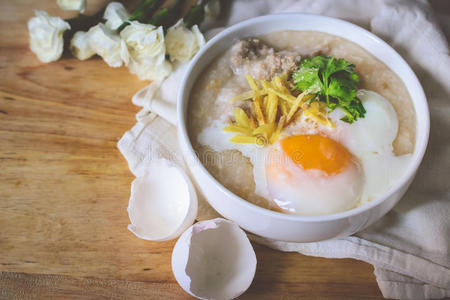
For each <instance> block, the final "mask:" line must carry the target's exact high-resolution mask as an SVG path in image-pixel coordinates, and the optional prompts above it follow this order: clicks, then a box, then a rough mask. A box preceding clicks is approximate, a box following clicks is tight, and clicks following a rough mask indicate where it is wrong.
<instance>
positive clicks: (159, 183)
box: [127, 159, 198, 241]
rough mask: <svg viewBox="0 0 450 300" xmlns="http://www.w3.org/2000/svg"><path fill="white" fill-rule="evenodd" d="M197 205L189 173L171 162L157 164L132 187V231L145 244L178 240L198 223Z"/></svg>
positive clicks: (154, 163) (130, 206) (129, 206)
mask: <svg viewBox="0 0 450 300" xmlns="http://www.w3.org/2000/svg"><path fill="white" fill-rule="evenodd" d="M197 205H198V204H197V195H196V193H195V190H194V187H193V185H192V183H191V181H190V180H189V178H188V176H187V175H186V173H185V172H184V171H183V170H182V169H180V168H179V167H177V166H176V165H175V164H173V163H171V162H170V161H168V160H165V159H158V160H155V161H153V162H152V163H151V164H150V165H149V167H148V169H147V172H146V174H145V175H143V176H141V177H137V178H136V179H135V180H134V181H133V182H132V184H131V196H130V201H129V203H128V208H127V211H128V216H129V217H130V222H131V224H130V225H128V229H129V230H130V231H131V232H132V233H134V234H135V235H136V236H137V237H139V238H141V239H144V240H149V241H166V240H171V239H174V238H176V237H178V236H179V235H180V234H181V233H183V231H185V230H186V229H187V228H188V227H189V226H191V225H192V223H194V221H195V217H196V215H197Z"/></svg>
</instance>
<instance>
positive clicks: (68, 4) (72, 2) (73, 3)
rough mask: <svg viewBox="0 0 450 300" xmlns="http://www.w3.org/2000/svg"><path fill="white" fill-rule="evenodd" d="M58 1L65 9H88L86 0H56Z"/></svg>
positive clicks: (81, 10)
mask: <svg viewBox="0 0 450 300" xmlns="http://www.w3.org/2000/svg"><path fill="white" fill-rule="evenodd" d="M56 3H57V4H58V6H59V7H60V8H61V9H63V10H79V11H80V12H82V13H83V12H84V10H85V9H86V0H56Z"/></svg>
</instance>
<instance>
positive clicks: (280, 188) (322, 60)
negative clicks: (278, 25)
mask: <svg viewBox="0 0 450 300" xmlns="http://www.w3.org/2000/svg"><path fill="white" fill-rule="evenodd" d="M415 130H416V117H415V112H414V108H413V105H412V103H411V99H410V95H409V94H408V92H407V89H406V87H405V86H404V84H403V82H402V81H401V80H400V79H399V78H398V77H397V75H396V74H395V73H394V72H392V71H391V70H390V69H389V68H388V67H387V66H386V65H385V64H383V63H382V62H381V61H379V60H378V59H376V58H375V57H374V56H372V55H371V54H370V53H368V52H367V51H366V50H364V49H362V48H361V47H360V46H358V45H356V44H354V43H352V42H350V41H348V40H346V39H343V38H340V37H337V36H333V35H330V34H326V33H321V32H313V31H281V32H275V33H270V34H266V35H263V36H259V37H257V38H249V39H245V40H241V41H236V43H235V44H234V45H233V46H232V47H231V48H230V49H229V50H227V51H226V52H225V53H223V54H222V55H221V56H220V57H218V58H217V59H216V60H215V61H214V62H213V63H212V64H211V65H210V66H209V67H208V68H207V69H206V70H205V71H204V72H203V74H202V76H201V77H200V78H199V79H198V80H197V82H196V83H195V85H194V87H193V90H192V92H191V95H190V103H189V108H188V131H189V135H190V139H191V142H192V145H193V147H194V149H195V151H196V153H197V155H198V157H199V159H200V161H201V162H202V163H203V165H204V166H205V167H206V168H207V169H208V171H209V172H210V173H211V174H212V175H213V176H214V177H215V178H216V179H217V180H218V181H219V182H220V183H222V184H223V185H224V186H225V187H226V188H228V189H229V190H230V191H232V192H233V193H235V194H236V195H238V196H240V197H241V198H243V199H245V200H247V201H249V202H251V203H253V204H256V205H258V206H261V207H264V208H267V209H271V210H276V211H280V212H283V213H287V214H294V215H303V216H314V215H327V214H334V213H338V212H342V211H345V210H349V209H352V208H355V207H358V206H361V205H364V204H365V203H368V202H370V201H373V200H374V199H376V198H378V197H380V196H382V195H383V194H385V193H386V192H387V191H388V190H389V189H390V188H391V187H392V186H393V185H394V184H395V182H396V180H398V178H399V177H400V176H401V175H402V173H403V172H404V171H405V169H406V168H407V166H408V164H409V163H410V160H411V153H412V152H413V150H414V143H415Z"/></svg>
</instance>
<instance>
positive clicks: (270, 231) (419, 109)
mask: <svg viewBox="0 0 450 300" xmlns="http://www.w3.org/2000/svg"><path fill="white" fill-rule="evenodd" d="M279 30H315V31H321V32H326V33H329V34H333V35H337V36H340V37H343V38H346V39H348V40H350V41H352V42H354V43H356V44H358V45H360V46H361V47H363V48H364V49H366V50H367V51H368V52H370V53H371V54H373V55H374V56H375V57H377V58H378V59H380V60H381V61H383V62H384V63H385V64H386V65H387V66H389V67H390V69H391V70H392V71H394V72H395V73H396V74H397V75H398V76H399V77H400V78H401V79H402V80H403V82H404V83H405V85H406V88H407V89H408V91H409V94H410V95H411V98H412V101H413V105H414V108H415V111H416V119H417V124H416V126H417V129H416V144H415V148H414V149H415V150H414V153H413V158H412V161H411V164H410V165H409V167H408V169H407V170H406V172H405V173H404V174H403V176H402V177H401V178H399V179H398V181H397V183H396V184H395V185H394V187H393V188H392V189H391V190H390V191H389V192H388V193H386V194H385V195H384V196H383V197H381V198H379V199H376V200H374V201H372V202H370V203H368V204H366V205H363V206H360V207H358V208H355V209H352V210H348V211H345V212H341V213H338V214H332V215H325V216H314V217H303V216H293V215H287V214H282V213H278V212H275V211H271V210H267V209H264V208H261V207H258V206H256V205H253V204H251V203H250V202H247V201H246V200H244V199H242V198H240V197H238V196H236V195H235V194H233V193H232V192H230V191H229V190H227V189H226V188H225V187H224V186H223V185H222V184H221V183H219V182H218V181H217V180H216V179H215V178H214V177H213V176H212V175H211V174H209V173H208V171H207V170H206V168H205V167H204V166H203V165H202V164H201V162H200V160H199V159H198V157H197V156H196V154H195V152H194V149H193V148H192V145H191V142H190V140H189V136H188V132H187V127H186V124H187V122H186V118H187V108H188V105H189V95H190V92H191V88H192V86H193V84H194V82H195V81H196V80H197V77H198V76H199V74H201V73H202V71H203V70H204V69H205V68H206V67H207V66H208V65H209V64H210V63H211V62H212V61H213V60H214V59H215V58H216V57H217V56H218V55H220V54H221V53H223V52H224V51H225V50H227V49H228V48H229V47H230V46H231V45H232V44H233V43H234V42H236V40H238V39H242V38H246V37H254V36H258V35H262V34H266V33H270V32H275V31H279ZM177 106H178V135H179V141H180V147H181V149H182V152H183V155H184V158H185V160H186V162H187V164H188V166H189V168H190V170H191V172H192V174H193V176H194V178H195V180H196V181H197V182H198V185H199V186H200V188H201V192H202V193H203V194H204V196H205V197H206V199H207V200H208V202H209V203H210V204H211V205H212V206H213V207H214V208H215V209H216V210H217V211H218V212H219V213H220V214H221V215H223V216H224V217H226V218H228V219H231V220H233V221H235V222H236V223H238V224H239V225H240V226H241V227H242V228H244V229H245V230H248V231H250V232H252V233H255V234H257V235H260V236H263V237H266V238H271V239H276V240H283V241H295V242H313V241H321V240H327V239H331V238H336V237H343V236H348V235H351V234H353V233H356V232H358V231H360V230H362V229H364V228H366V227H367V226H369V225H371V224H373V223H374V222H375V221H377V220H379V219H380V218H381V217H382V216H383V215H385V214H386V213H387V212H388V211H389V210H390V209H392V207H393V206H394V205H395V204H396V203H397V202H398V201H399V200H400V198H401V197H402V196H403V195H404V194H405V192H406V190H407V189H408V187H409V185H410V184H411V182H412V180H413V178H414V176H415V173H416V171H417V168H418V167H419V164H420V162H421V160H422V157H423V155H424V153H425V149H426V146H427V143H428V134H429V126H430V125H429V123H430V121H429V112H428V106H427V101H426V98H425V95H424V92H423V89H422V87H421V85H420V83H419V81H418V79H417V77H416V76H415V74H414V73H413V71H412V70H411V68H410V67H409V66H408V64H407V63H406V62H405V61H404V60H403V58H402V57H400V55H399V54H398V53H397V52H396V51H395V50H394V49H392V48H391V47H390V46H389V45H388V44H386V43H385V42H384V41H382V40H381V39H380V38H378V37H376V36H375V35H373V34H372V33H370V32H368V31H367V30H365V29H362V28H360V27H358V26H356V25H353V24H351V23H348V22H345V21H342V20H339V19H334V18H330V17H325V16H319V15H311V14H297V13H295V14H277V15H268V16H262V17H257V18H254V19H249V20H247V21H244V22H242V23H239V24H236V25H234V26H231V27H229V28H227V29H225V30H224V31H222V32H221V33H219V34H218V35H216V36H215V37H214V38H212V39H211V40H210V41H209V42H208V43H207V44H206V46H205V47H203V48H202V49H201V50H200V51H199V52H198V53H197V55H196V56H195V57H194V59H193V60H192V62H191V63H190V66H189V67H188V70H187V73H186V75H185V77H184V80H183V82H182V84H181V88H180V92H179V94H178V103H177Z"/></svg>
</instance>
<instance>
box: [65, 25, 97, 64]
mask: <svg viewBox="0 0 450 300" xmlns="http://www.w3.org/2000/svg"><path fill="white" fill-rule="evenodd" d="M70 51H71V52H72V54H73V56H75V57H76V58H78V59H81V60H85V59H88V58H90V57H91V56H93V55H94V54H95V51H94V50H92V48H91V46H90V45H89V35H88V33H87V32H84V31H78V32H77V33H75V34H74V35H73V37H72V40H71V41H70Z"/></svg>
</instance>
